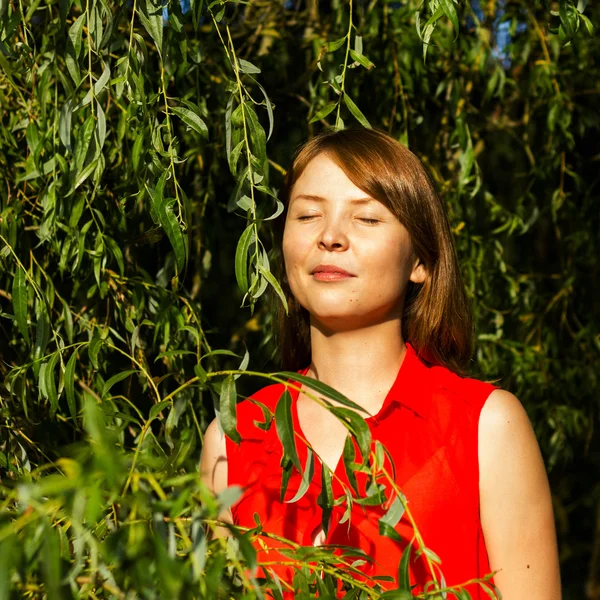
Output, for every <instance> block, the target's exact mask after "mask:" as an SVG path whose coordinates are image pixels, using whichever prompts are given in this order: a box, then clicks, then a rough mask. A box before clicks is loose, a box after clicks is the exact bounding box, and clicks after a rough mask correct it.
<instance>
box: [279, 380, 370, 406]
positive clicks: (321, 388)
mask: <svg viewBox="0 0 600 600" xmlns="http://www.w3.org/2000/svg"><path fill="white" fill-rule="evenodd" d="M275 375H276V376H277V377H281V378H285V379H291V380H292V381H297V382H298V383H301V384H303V385H304V386H306V387H307V388H310V389H311V390H314V391H315V392H318V393H319V394H323V396H325V397H326V398H329V399H330V400H335V401H336V402H339V403H340V404H343V405H344V406H347V407H348V408H353V409H354V410H358V411H361V412H363V413H365V416H366V415H367V411H366V410H365V409H364V408H363V407H362V406H360V405H359V404H356V402H353V401H352V400H350V399H349V398H346V396H344V395H343V394H340V392H338V391H337V390H335V389H334V388H332V387H331V386H329V385H327V384H326V383H323V382H322V381H319V380H318V379H313V378H312V377H308V376H306V375H302V374H301V373H296V372H295V371H280V372H278V373H275Z"/></svg>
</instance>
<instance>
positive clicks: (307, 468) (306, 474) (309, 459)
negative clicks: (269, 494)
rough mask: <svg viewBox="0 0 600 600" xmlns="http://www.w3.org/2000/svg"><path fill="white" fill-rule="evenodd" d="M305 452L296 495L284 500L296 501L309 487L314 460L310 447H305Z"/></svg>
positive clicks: (313, 469) (313, 471)
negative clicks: (300, 480) (300, 479)
mask: <svg viewBox="0 0 600 600" xmlns="http://www.w3.org/2000/svg"><path fill="white" fill-rule="evenodd" d="M306 452H307V454H306V464H305V465H304V471H303V472H302V483H301V484H300V487H299V488H298V491H297V492H296V495H295V496H294V497H293V498H292V499H291V500H286V502H290V503H291V502H297V501H298V500H300V498H302V496H304V494H306V492H307V491H308V488H309V487H310V484H311V482H312V479H313V475H314V473H315V461H314V455H313V451H312V449H311V448H310V447H307V448H306Z"/></svg>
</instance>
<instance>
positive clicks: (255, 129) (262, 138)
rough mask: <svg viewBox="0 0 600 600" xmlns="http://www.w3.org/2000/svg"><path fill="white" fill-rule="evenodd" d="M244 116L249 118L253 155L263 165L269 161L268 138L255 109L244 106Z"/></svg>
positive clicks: (248, 105)
mask: <svg viewBox="0 0 600 600" xmlns="http://www.w3.org/2000/svg"><path fill="white" fill-rule="evenodd" d="M244 114H245V115H246V118H247V123H248V128H249V130H250V138H251V140H252V153H253V154H254V155H255V156H256V157H257V158H258V160H259V162H260V164H261V165H262V164H263V163H264V162H265V161H266V160H267V136H266V135H265V130H264V129H263V126H262V125H261V124H260V122H259V120H258V117H257V116H256V113H255V112H254V109H253V108H252V107H251V106H250V104H248V103H246V104H245V105H244Z"/></svg>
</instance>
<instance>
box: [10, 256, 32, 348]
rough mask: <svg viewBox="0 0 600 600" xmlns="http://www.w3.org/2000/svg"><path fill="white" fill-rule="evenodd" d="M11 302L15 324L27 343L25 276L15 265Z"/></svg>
mask: <svg viewBox="0 0 600 600" xmlns="http://www.w3.org/2000/svg"><path fill="white" fill-rule="evenodd" d="M12 303H13V310H14V311H15V318H16V320H17V326H18V328H19V331H20V332H21V335H22V336H23V337H24V338H25V341H26V342H27V343H28V344H29V326H28V324H27V305H28V301H27V278H26V275H25V271H24V270H23V269H22V268H21V267H20V266H19V265H17V266H16V267H15V276H14V279H13V284H12Z"/></svg>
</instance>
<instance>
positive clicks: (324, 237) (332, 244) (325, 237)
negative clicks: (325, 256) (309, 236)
mask: <svg viewBox="0 0 600 600" xmlns="http://www.w3.org/2000/svg"><path fill="white" fill-rule="evenodd" d="M318 244H319V248H320V249H321V250H327V251H329V252H334V251H340V250H345V249H346V248H347V247H348V236H347V235H346V231H345V227H344V224H343V222H342V221H341V219H326V220H325V221H324V224H323V229H322V230H321V232H320V233H319V239H318Z"/></svg>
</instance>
